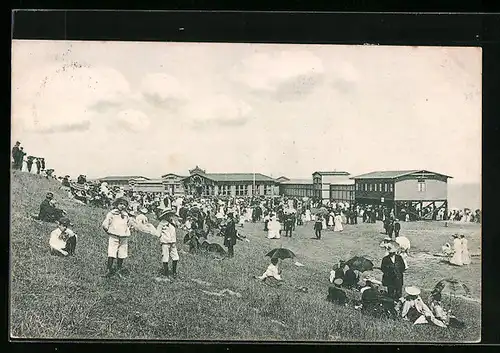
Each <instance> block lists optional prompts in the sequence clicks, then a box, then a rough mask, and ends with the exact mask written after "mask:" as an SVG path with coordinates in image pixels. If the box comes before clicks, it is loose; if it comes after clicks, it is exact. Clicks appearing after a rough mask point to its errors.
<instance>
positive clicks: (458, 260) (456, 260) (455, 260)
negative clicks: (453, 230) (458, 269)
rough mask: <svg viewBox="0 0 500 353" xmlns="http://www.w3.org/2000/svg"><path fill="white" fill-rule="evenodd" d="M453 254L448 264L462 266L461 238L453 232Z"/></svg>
mask: <svg viewBox="0 0 500 353" xmlns="http://www.w3.org/2000/svg"><path fill="white" fill-rule="evenodd" d="M453 238H454V239H453V256H452V257H451V259H450V264H452V265H455V266H462V265H463V264H464V263H463V261H462V240H461V239H460V237H459V236H458V234H453Z"/></svg>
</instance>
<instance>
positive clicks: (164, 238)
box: [157, 209, 179, 278]
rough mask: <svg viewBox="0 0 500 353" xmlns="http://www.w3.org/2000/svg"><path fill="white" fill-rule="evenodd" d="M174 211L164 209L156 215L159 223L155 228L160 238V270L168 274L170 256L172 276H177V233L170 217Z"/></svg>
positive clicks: (165, 274) (173, 214) (164, 274)
mask: <svg viewBox="0 0 500 353" xmlns="http://www.w3.org/2000/svg"><path fill="white" fill-rule="evenodd" d="M175 215H176V214H175V211H173V210H172V209H165V210H164V211H162V212H161V213H160V214H159V215H158V219H159V220H160V223H159V224H158V228H157V236H158V237H159V238H160V243H161V253H162V264H163V267H162V270H161V274H162V275H163V276H168V275H169V272H168V261H169V260H170V258H172V276H173V277H174V278H176V277H177V262H178V261H179V254H178V253H177V245H176V243H177V235H176V231H175V226H174V222H173V220H172V218H173V217H174V216H175Z"/></svg>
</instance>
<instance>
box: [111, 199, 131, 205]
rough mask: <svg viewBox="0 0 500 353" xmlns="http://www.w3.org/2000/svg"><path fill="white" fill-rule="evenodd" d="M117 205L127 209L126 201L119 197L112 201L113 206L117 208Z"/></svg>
mask: <svg viewBox="0 0 500 353" xmlns="http://www.w3.org/2000/svg"><path fill="white" fill-rule="evenodd" d="M118 204H123V205H125V206H127V207H128V200H127V199H125V198H123V197H119V198H117V199H116V200H115V201H113V206H117V205H118Z"/></svg>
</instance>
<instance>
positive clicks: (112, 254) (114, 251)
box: [102, 197, 130, 277]
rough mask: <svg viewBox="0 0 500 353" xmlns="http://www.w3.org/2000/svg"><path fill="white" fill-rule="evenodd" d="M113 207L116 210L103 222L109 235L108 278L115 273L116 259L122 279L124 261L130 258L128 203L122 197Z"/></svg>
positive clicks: (109, 213)
mask: <svg viewBox="0 0 500 353" xmlns="http://www.w3.org/2000/svg"><path fill="white" fill-rule="evenodd" d="M113 206H114V208H113V209H112V210H111V211H110V212H108V214H107V215H106V218H105V219H104V221H103V222H102V228H103V229H104V230H105V231H106V233H107V234H108V235H109V240H108V264H107V269H108V273H107V276H108V277H109V276H111V275H113V274H114V273H115V271H114V270H113V262H114V260H115V259H116V270H117V271H116V272H117V273H118V275H119V276H120V277H121V275H122V267H123V260H124V259H126V258H127V257H128V238H129V236H130V225H129V222H130V216H129V214H128V213H127V207H128V201H127V200H126V199H124V198H121V197H120V198H117V199H116V200H115V201H114V202H113Z"/></svg>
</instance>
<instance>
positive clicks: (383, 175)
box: [351, 169, 451, 179]
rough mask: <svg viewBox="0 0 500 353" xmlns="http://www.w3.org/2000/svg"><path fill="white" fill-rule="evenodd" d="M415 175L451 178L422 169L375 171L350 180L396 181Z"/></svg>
mask: <svg viewBox="0 0 500 353" xmlns="http://www.w3.org/2000/svg"><path fill="white" fill-rule="evenodd" d="M415 173H432V174H436V175H441V176H444V177H447V178H451V176H448V175H445V174H439V173H435V172H430V171H428V170H422V169H412V170H384V171H376V172H371V173H366V174H361V175H358V176H355V177H352V178H351V179H397V178H400V177H403V176H406V175H410V174H415Z"/></svg>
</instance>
